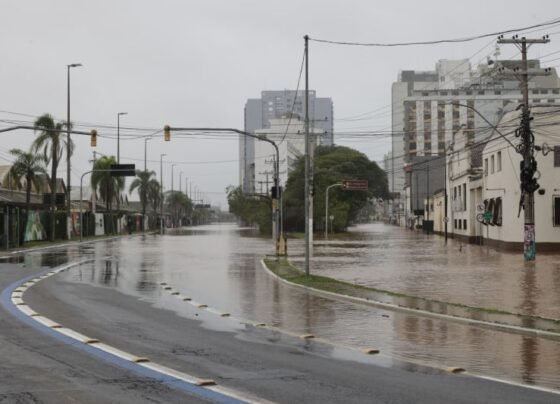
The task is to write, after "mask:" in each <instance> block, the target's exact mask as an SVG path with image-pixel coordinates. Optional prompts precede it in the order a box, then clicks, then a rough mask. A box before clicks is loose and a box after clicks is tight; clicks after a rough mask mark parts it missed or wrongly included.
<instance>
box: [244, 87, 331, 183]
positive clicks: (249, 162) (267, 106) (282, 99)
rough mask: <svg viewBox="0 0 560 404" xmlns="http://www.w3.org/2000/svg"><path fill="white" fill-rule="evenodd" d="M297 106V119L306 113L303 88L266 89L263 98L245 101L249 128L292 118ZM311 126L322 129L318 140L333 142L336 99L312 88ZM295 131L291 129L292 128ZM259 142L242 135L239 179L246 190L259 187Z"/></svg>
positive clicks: (246, 128) (246, 122) (328, 143)
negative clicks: (257, 144) (333, 99)
mask: <svg viewBox="0 0 560 404" xmlns="http://www.w3.org/2000/svg"><path fill="white" fill-rule="evenodd" d="M292 105H293V107H294V109H293V114H294V122H296V121H297V120H298V119H300V120H303V119H304V116H305V92H304V91H303V90H299V91H297V92H296V91H294V90H279V91H262V92H261V98H250V99H248V100H247V103H246V104H245V131H246V132H249V133H253V134H255V131H257V130H259V129H270V128H271V121H272V120H274V119H282V118H289V114H290V112H291V111H292ZM309 119H310V127H314V128H316V129H319V130H320V131H321V134H320V135H319V137H318V139H317V143H318V144H322V145H332V144H333V143H334V139H333V133H334V129H333V128H334V126H333V102H332V99H331V98H321V97H317V96H316V93H315V91H313V90H310V91H309ZM290 131H291V129H290ZM255 142H258V141H257V140H256V139H254V138H252V137H249V136H240V137H239V183H240V185H241V186H242V189H243V191H244V192H254V191H255V188H256V187H255V158H256V157H259V156H256V153H255V144H256V143H255Z"/></svg>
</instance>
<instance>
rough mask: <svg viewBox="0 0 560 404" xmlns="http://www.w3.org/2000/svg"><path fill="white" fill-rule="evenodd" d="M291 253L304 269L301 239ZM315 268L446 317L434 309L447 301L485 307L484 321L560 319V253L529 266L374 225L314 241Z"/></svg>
mask: <svg viewBox="0 0 560 404" xmlns="http://www.w3.org/2000/svg"><path fill="white" fill-rule="evenodd" d="M289 251H290V261H291V262H292V263H293V264H294V265H296V266H297V267H298V268H300V269H301V268H303V243H302V241H300V240H290V246H289ZM311 262H312V265H311V268H310V271H311V273H312V274H314V275H320V276H326V277H330V278H334V279H337V280H341V281H344V282H348V283H352V284H356V285H361V286H365V287H368V288H373V289H378V290H382V291H389V292H393V293H394V294H395V298H398V299H401V300H402V299H409V301H408V304H407V305H409V307H413V308H414V307H418V308H421V309H426V310H428V311H432V310H438V311H441V310H446V308H445V306H442V307H434V305H436V306H437V305H438V304H440V303H442V302H443V303H445V302H449V303H453V304H454V305H456V306H457V307H460V306H468V308H481V309H484V311H485V312H486V313H487V314H485V316H487V315H492V314H498V315H499V314H501V313H502V312H507V313H511V314H514V315H520V316H524V317H527V318H529V319H531V318H539V317H542V318H546V319H551V320H560V292H559V291H560V253H559V254H557V255H550V254H546V255H545V254H540V255H539V254H538V251H537V260H536V261H535V262H531V263H526V262H525V261H524V259H523V255H522V252H521V251H520V252H519V253H510V252H501V251H497V250H495V249H492V248H489V247H486V246H477V245H472V244H465V243H461V242H459V241H456V240H453V239H449V240H448V242H447V245H446V244H445V240H444V238H443V237H441V236H437V235H426V234H423V233H419V232H415V231H410V230H407V229H403V228H399V227H394V226H391V225H385V224H382V223H375V224H367V225H360V226H356V227H354V228H352V229H351V231H350V232H349V233H348V234H345V235H341V236H337V238H336V239H333V240H323V239H316V240H315V242H314V246H313V258H312V260H311ZM397 295H398V296H397ZM414 297H419V298H422V299H420V300H417V301H414V300H410V299H413V298H414ZM422 301H424V303H422ZM418 305H420V306H422V305H428V306H430V307H419V306H418ZM443 312H445V311H443ZM490 321H492V320H491V319H490ZM520 321H521V322H527V321H528V324H523V325H524V326H527V327H532V326H534V325H532V324H530V323H531V321H530V320H523V319H520ZM538 328H540V327H538Z"/></svg>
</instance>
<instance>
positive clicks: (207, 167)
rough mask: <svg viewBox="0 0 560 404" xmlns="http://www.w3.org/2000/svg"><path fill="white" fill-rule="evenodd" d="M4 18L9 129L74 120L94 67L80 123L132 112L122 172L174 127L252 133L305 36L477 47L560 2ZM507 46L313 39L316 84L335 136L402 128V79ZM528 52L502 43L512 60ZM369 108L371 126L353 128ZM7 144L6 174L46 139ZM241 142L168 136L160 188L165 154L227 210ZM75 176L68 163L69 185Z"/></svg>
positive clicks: (362, 123) (4, 100)
mask: <svg viewBox="0 0 560 404" xmlns="http://www.w3.org/2000/svg"><path fill="white" fill-rule="evenodd" d="M0 15H1V16H2V19H1V23H0V50H1V55H2V61H1V62H0V111H1V112H0V120H2V122H0V127H7V126H10V123H7V122H6V121H28V122H32V121H33V119H34V117H36V116H39V115H41V114H43V113H45V112H49V113H51V114H53V115H54V116H55V117H56V118H59V119H61V120H63V119H66V65H68V64H70V63H82V64H83V67H81V68H75V69H72V71H71V100H72V121H73V122H76V124H78V125H84V126H80V127H79V129H82V130H88V131H89V129H91V128H95V127H97V128H98V130H99V133H100V134H101V135H110V136H114V135H115V134H116V125H117V113H118V112H128V115H126V116H123V117H121V127H124V129H122V130H121V162H122V163H136V164H137V166H138V167H139V168H143V158H144V141H143V140H142V139H141V138H136V137H135V138H133V137H132V135H134V136H140V135H147V134H149V133H150V130H156V129H159V128H162V127H163V125H164V124H170V125H171V126H213V127H222V126H224V127H234V128H239V129H242V128H243V108H244V105H245V101H246V100H247V98H252V97H259V96H260V92H261V91H262V90H278V89H280V90H281V89H294V88H295V87H296V83H297V79H298V73H299V69H300V65H301V61H302V55H303V44H304V43H303V36H304V35H305V34H308V35H309V36H310V37H312V38H321V39H332V40H341V41H357V42H402V41H418V40H435V39H445V38H457V37H465V36H471V35H476V34H482V33H489V32H495V31H500V30H505V29H509V28H517V27H524V26H530V25H533V24H537V23H541V22H544V21H548V20H552V19H554V18H556V17H560V2H558V1H554V0H550V1H532V2H531V3H530V5H527V3H526V2H522V1H517V0H508V1H469V2H455V1H453V2H451V1H435V0H432V1H422V2H419V1H412V0H411V1H392V2H390V1H373V0H370V1H365V0H364V1H356V0H344V1H326V0H323V1H304V0H298V1H295V0H287V1H264V0H261V1H257V0H254V1H248V0H246V1H236V0H221V1H218V0H215V1H211V0H206V1H187V0H182V1H180V0H158V1H155V0H153V1H148V0H112V1H108V0H97V1H84V0H0ZM546 33H548V34H551V42H550V43H549V44H547V45H539V46H535V47H533V48H531V53H530V57H536V56H542V55H547V54H549V53H552V52H555V51H557V50H560V35H559V33H560V25H557V26H553V27H550V28H549V29H546V30H543V31H538V32H535V33H533V34H531V35H534V36H540V35H543V34H546ZM494 45H495V41H494V40H493V38H486V39H481V40H477V41H473V42H469V43H460V44H446V45H437V46H435V45H434V46H422V47H398V48H365V47H344V46H335V45H327V44H322V43H316V42H311V43H310V58H309V61H310V87H311V88H312V89H315V90H316V91H317V95H318V96H320V97H331V98H332V99H333V102H334V114H335V132H337V131H338V132H349V131H351V132H355V131H375V130H377V131H379V130H388V129H389V127H390V124H391V122H390V105H391V98H390V92H391V83H392V82H393V81H395V80H396V78H397V75H398V72H399V71H400V70H403V69H416V70H430V69H433V68H434V65H435V63H436V62H437V60H438V59H458V58H472V59H471V62H472V63H473V65H474V64H476V63H478V62H479V61H480V60H485V58H486V56H487V55H490V54H491V53H492V52H493V50H494ZM477 52H478V53H477ZM516 54H517V52H516V50H515V48H513V47H512V46H511V45H510V46H504V47H502V56H503V57H504V58H510V57H517V56H516ZM555 57H558V55H556V56H549V57H545V60H547V59H548V60H550V62H549V63H547V64H546V65H547V66H555V65H560V61H559V60H556V61H555V60H554V58H555ZM301 87H303V81H302V83H301ZM367 112H369V114H365V115H364V118H366V119H364V120H359V121H345V120H344V118H345V117H349V116H354V115H358V114H362V113H367ZM19 114H22V115H19ZM104 126H106V127H107V128H104ZM137 129H145V130H144V131H139V130H137ZM0 136H1V140H2V141H1V146H0V164H7V163H8V161H10V160H11V157H10V156H9V154H8V150H10V149H11V148H13V147H19V148H28V147H29V145H30V144H31V142H32V141H33V138H34V135H33V133H32V132H29V131H19V132H10V133H6V134H1V135H0ZM160 136H161V134H160ZM74 139H75V140H76V144H77V150H76V154H75V156H74V157H73V159H72V167H73V171H72V174H73V175H72V183H73V185H77V184H78V183H79V177H80V175H81V174H82V173H83V172H85V171H86V170H87V169H88V168H89V167H91V164H90V163H89V162H88V160H89V159H91V158H92V151H93V149H92V148H90V146H89V138H86V137H78V136H75V137H74ZM237 142H238V141H237V138H236V137H235V136H228V135H221V136H213V137H211V138H208V137H202V136H192V137H178V136H174V137H173V140H172V141H171V142H170V143H164V142H163V139H162V138H161V137H158V138H155V139H153V140H151V141H149V142H148V160H149V161H148V167H149V168H150V169H153V170H156V171H157V173H158V178H159V156H160V154H161V153H165V154H167V156H166V157H165V158H164V161H165V162H166V163H165V165H164V173H163V175H164V183H165V186H166V188H170V186H171V167H170V162H174V163H176V164H177V166H176V167H175V174H176V175H175V182H174V187H175V189H178V188H179V172H181V171H182V172H183V184H182V187H183V189H184V186H185V185H184V182H185V178H187V177H188V178H189V181H192V183H193V184H196V186H197V187H198V189H200V190H201V192H202V193H204V194H205V195H206V197H207V198H208V199H210V200H211V201H212V202H213V203H220V204H221V205H222V207H223V208H226V202H225V201H226V199H225V194H224V189H225V187H226V186H227V185H229V184H233V185H237V183H238V162H237V160H238V145H237V144H238V143H237ZM335 142H336V143H338V144H344V145H347V146H351V147H355V148H357V149H359V150H360V151H362V152H364V153H366V154H367V155H368V156H369V157H370V158H372V159H374V160H376V161H381V159H382V156H383V154H385V153H386V152H387V151H388V150H390V138H389V137H380V136H376V137H372V136H366V137H364V138H363V139H356V138H352V139H350V138H348V137H342V138H337V136H336V134H335ZM116 148H117V147H116V140H115V139H108V138H100V139H98V147H97V148H96V150H97V151H98V152H100V153H103V154H113V155H116ZM65 170H66V165H65V164H62V166H61V167H60V174H59V175H60V176H61V177H63V178H66V171H65ZM133 199H137V197H136V195H135V196H134V197H133Z"/></svg>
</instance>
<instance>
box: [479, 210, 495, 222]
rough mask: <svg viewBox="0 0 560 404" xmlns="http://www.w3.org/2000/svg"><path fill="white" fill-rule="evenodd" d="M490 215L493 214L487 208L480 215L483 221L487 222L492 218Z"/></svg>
mask: <svg viewBox="0 0 560 404" xmlns="http://www.w3.org/2000/svg"><path fill="white" fill-rule="evenodd" d="M492 216H494V215H493V214H492V212H490V211H489V210H487V211H486V212H484V214H483V215H482V217H483V218H484V221H485V222H489V221H490V220H492Z"/></svg>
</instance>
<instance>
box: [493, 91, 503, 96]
mask: <svg viewBox="0 0 560 404" xmlns="http://www.w3.org/2000/svg"><path fill="white" fill-rule="evenodd" d="M501 93H502V92H501V91H500V90H494V94H495V95H500V94H501Z"/></svg>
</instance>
